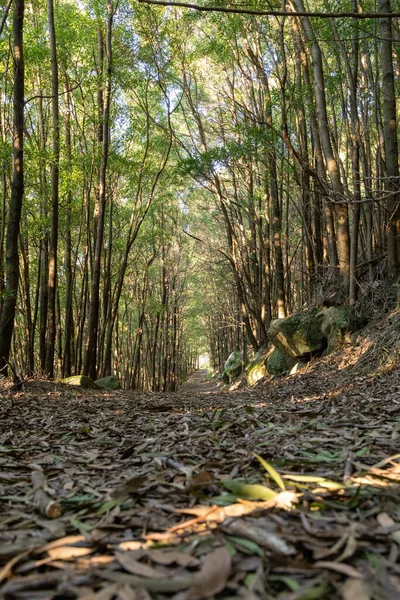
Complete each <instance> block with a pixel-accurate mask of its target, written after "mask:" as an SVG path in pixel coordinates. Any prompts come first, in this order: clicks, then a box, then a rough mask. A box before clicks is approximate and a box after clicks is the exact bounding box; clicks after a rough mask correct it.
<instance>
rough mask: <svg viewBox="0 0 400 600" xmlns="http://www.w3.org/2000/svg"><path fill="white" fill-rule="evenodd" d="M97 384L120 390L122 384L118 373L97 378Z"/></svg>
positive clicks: (105, 388)
mask: <svg viewBox="0 0 400 600" xmlns="http://www.w3.org/2000/svg"><path fill="white" fill-rule="evenodd" d="M96 385H98V386H99V387H101V388H103V389H104V390H120V389H121V384H120V382H119V379H118V377H117V376H116V375H109V376H108V377H102V378H101V379H96Z"/></svg>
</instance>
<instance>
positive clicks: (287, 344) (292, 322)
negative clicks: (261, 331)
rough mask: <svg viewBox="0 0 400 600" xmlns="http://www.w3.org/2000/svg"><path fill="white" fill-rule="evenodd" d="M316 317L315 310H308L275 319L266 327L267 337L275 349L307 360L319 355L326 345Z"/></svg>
mask: <svg viewBox="0 0 400 600" xmlns="http://www.w3.org/2000/svg"><path fill="white" fill-rule="evenodd" d="M316 317H317V313H316V311H309V312H304V313H298V314H295V315H292V316H291V317H287V318H286V319H275V320H274V321H271V324H270V327H269V329H268V336H269V339H270V340H271V342H272V343H273V345H274V346H275V348H276V349H277V350H279V351H280V352H281V353H282V354H284V355H285V356H288V357H290V358H296V359H298V360H302V359H305V360H308V359H310V358H311V357H312V356H315V355H320V354H322V352H323V351H324V350H325V348H326V347H327V339H326V337H325V336H324V334H323V333H322V330H321V325H320V321H319V319H317V318H316ZM296 362H297V361H296Z"/></svg>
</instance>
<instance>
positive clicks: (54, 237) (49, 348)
mask: <svg viewBox="0 0 400 600" xmlns="http://www.w3.org/2000/svg"><path fill="white" fill-rule="evenodd" d="M47 14H48V21H49V39H50V58H51V94H52V99H51V112H52V127H53V143H52V153H53V156H52V163H51V229H50V246H49V280H48V288H49V291H48V294H49V295H48V315H47V340H46V363H45V374H46V375H47V376H48V377H49V378H50V379H53V378H54V347H55V341H56V334H57V310H56V302H57V245H58V195H59V165H60V119H59V107H58V62H57V43H56V33H55V26H54V5H53V0H48V1H47Z"/></svg>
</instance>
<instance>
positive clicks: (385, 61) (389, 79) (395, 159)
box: [378, 0, 400, 279]
mask: <svg viewBox="0 0 400 600" xmlns="http://www.w3.org/2000/svg"><path fill="white" fill-rule="evenodd" d="M378 4H379V10H380V12H381V13H383V14H387V15H390V13H391V12H392V11H391V6H390V0H379V2H378ZM380 37H381V51H382V92H383V127H384V139H385V159H386V172H387V180H386V186H385V189H386V192H387V202H386V208H387V220H388V230H389V231H388V240H387V246H388V248H387V265H388V275H389V277H390V278H391V279H394V278H395V277H397V276H398V275H399V264H400V180H399V150H398V141H397V122H396V94H395V86H394V70H393V42H392V20H391V18H390V16H388V17H386V18H382V19H381V21H380Z"/></svg>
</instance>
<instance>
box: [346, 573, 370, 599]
mask: <svg viewBox="0 0 400 600" xmlns="http://www.w3.org/2000/svg"><path fill="white" fill-rule="evenodd" d="M341 592H342V597H343V600H370V599H371V598H372V588H371V586H370V585H368V583H367V582H366V581H362V580H361V579H352V578H350V579H346V581H345V582H344V584H343V587H342V590H341Z"/></svg>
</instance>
